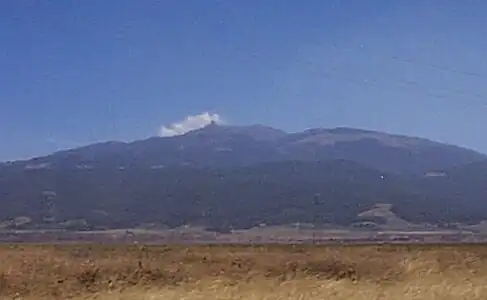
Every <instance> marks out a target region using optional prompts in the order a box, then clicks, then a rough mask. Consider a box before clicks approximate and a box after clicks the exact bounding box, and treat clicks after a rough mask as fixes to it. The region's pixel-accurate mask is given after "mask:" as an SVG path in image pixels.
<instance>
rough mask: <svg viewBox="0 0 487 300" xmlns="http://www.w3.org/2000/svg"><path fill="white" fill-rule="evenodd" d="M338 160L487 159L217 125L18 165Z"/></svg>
mask: <svg viewBox="0 0 487 300" xmlns="http://www.w3.org/2000/svg"><path fill="white" fill-rule="evenodd" d="M335 159H340V160H350V161H354V162H357V163H359V164H362V165H364V166H367V167H370V168H374V169H378V170H381V171H385V172H391V173H396V174H423V173H425V172H429V171H435V170H441V169H446V168H450V167H455V166H461V165H464V164H468V163H473V162H477V161H481V160H484V159H487V157H486V156H485V155H483V154H480V153H478V152H475V151H472V150H469V149H465V148H460V147H457V146H453V145H446V144H441V143H437V142H434V141H430V140H427V139H421V138H416V137H408V136H401V135H392V134H387V133H383V132H375V131H367V130H360V129H353V128H334V129H310V130H306V131H304V132H298V133H286V132H284V131H281V130H278V129H274V128H270V127H266V126H262V125H252V126H220V125H217V124H211V125H208V126H206V127H204V128H202V129H198V130H195V131H191V132H188V133H186V134H184V135H180V136H174V137H153V138H149V139H146V140H140V141H135V142H132V143H122V142H106V143H101V144H94V145H89V146H86V147H82V148H77V149H71V150H67V151H61V152H57V153H54V154H52V155H49V156H45V157H38V158H34V159H32V160H28V161H21V162H14V163H13V164H14V165H16V166H18V167H20V168H59V167H62V168H104V169H107V168H133V167H135V168H161V167H182V166H184V167H235V166H247V165H252V164H259V163H265V162H273V161H274V162H276V161H325V160H335Z"/></svg>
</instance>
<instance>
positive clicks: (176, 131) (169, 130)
mask: <svg viewBox="0 0 487 300" xmlns="http://www.w3.org/2000/svg"><path fill="white" fill-rule="evenodd" d="M212 122H215V123H217V124H221V123H223V120H222V118H221V116H220V115H218V114H210V113H208V112H204V113H201V114H199V115H194V116H187V117H186V118H185V119H184V120H182V121H178V122H175V123H172V124H171V125H169V126H162V127H161V129H160V131H159V136H175V135H181V134H185V133H186V132H189V131H192V130H195V129H199V128H203V127H205V126H206V125H209V124H211V123H212Z"/></svg>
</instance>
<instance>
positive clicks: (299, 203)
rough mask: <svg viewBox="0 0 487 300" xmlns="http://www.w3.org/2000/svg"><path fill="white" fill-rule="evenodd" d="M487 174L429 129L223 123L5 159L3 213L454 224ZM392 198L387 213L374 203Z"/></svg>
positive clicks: (9, 220) (80, 220)
mask: <svg viewBox="0 0 487 300" xmlns="http://www.w3.org/2000/svg"><path fill="white" fill-rule="evenodd" d="M486 181H487V158H486V156H485V155H483V154H481V153H477V152H475V151H472V150H469V149H464V148H460V147H456V146H452V145H445V144H441V143H437V142H434V141H430V140H426V139H421V138H415V137H407V136H401V135H393V134H387V133H383V132H374V131H367V130H360V129H354V128H333V129H310V130H306V131H304V132H299V133H286V132H283V131H281V130H278V129H274V128H270V127H266V126H262V125H252V126H221V125H217V124H215V123H212V124H210V125H208V126H206V127H204V128H201V129H196V130H193V131H190V132H187V133H185V134H182V135H176V136H171V137H153V138H149V139H146V140H140V141H136V142H132V143H122V142H106V143H100V144H93V145H88V146H85V147H81V148H76V149H71V150H67V151H61V152H56V153H53V154H52V155H49V156H45V157H38V158H34V159H31V160H25V161H16V162H11V163H7V164H3V165H2V166H0V207H1V208H2V209H1V210H0V220H3V223H2V224H3V225H2V226H3V227H5V228H73V229H89V228H99V229H101V228H124V227H125V228H127V227H134V226H142V225H144V224H146V225H147V224H152V225H151V226H169V227H177V226H181V225H183V224H193V225H200V226H204V227H207V228H213V229H215V230H226V229H228V228H230V227H233V228H250V227H253V226H257V225H258V224H263V223H265V224H289V223H293V222H306V223H314V224H332V225H334V226H353V224H357V222H359V223H360V222H364V221H367V222H369V223H370V222H372V223H373V224H376V225H377V226H379V225H380V224H384V223H387V222H389V221H390V216H391V215H393V216H396V217H395V218H399V219H400V220H403V221H401V222H399V223H398V222H396V221H394V222H395V223H394V224H396V223H398V224H409V223H411V224H413V223H414V224H425V223H427V224H432V226H444V225H445V224H449V225H448V226H451V224H456V223H463V224H475V223H478V222H480V221H482V220H487V205H486V204H485V199H486V196H487V190H486V188H485V184H484V183H485V182H486ZM384 203H386V204H387V205H388V207H390V209H389V212H387V213H386V214H385V215H384V216H375V215H374V214H373V213H366V212H367V211H368V210H372V211H374V209H375V208H374V207H376V206H377V205H381V204H384ZM386 216H389V217H386ZM387 220H389V221H387ZM146 225H144V226H146Z"/></svg>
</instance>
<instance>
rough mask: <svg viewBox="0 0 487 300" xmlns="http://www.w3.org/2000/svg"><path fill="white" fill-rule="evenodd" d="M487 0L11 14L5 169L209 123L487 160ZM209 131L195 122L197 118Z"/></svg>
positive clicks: (16, 7)
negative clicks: (475, 154) (347, 134)
mask: <svg viewBox="0 0 487 300" xmlns="http://www.w3.org/2000/svg"><path fill="white" fill-rule="evenodd" d="M486 12H487V2H485V1H482V0H478V1H474V0H470V1H454V0H441V1H440V0H437V1H435V0H424V1H423V0H422V1H420V0H411V1H399V0H396V1H393V0H388V1H387V0H375V1H359V0H350V1H338V0H329V1H322V0H304V1H285V0H281V1H278V0H260V1H257V0H226V1H224V0H220V1H216V0H184V1H182V0H164V1H150V0H143V1H124V0H104V1H95V0H86V1H74V0H57V1H56V0H53V1H1V2H0V143H1V145H2V147H0V160H13V159H20V158H26V157H31V156H36V155H43V154H47V153H50V152H52V151H55V150H59V149H63V148H70V147H76V146H79V145H84V144H88V143H92V142H98V141H105V140H124V141H131V140H135V139H141V138H146V137H148V136H153V135H157V134H159V133H160V132H161V127H162V126H163V125H169V124H171V123H173V122H177V121H179V120H183V119H184V118H186V117H187V116H191V115H198V114H201V113H204V112H208V114H207V115H206V116H207V117H208V116H210V117H211V116H218V117H219V118H221V119H223V120H224V121H225V122H226V123H229V124H254V123H260V124H265V125H270V126H274V127H278V128H281V129H284V130H288V131H298V130H303V129H306V128H310V127H336V126H349V127H359V128H367V129H377V130H383V131H388V132H393V133H401V134H410V135H417V136H422V137H427V138H431V139H435V140H439V141H443V142H448V143H454V144H458V145H462V146H467V147H470V148H474V149H477V150H480V151H483V152H486V153H487V139H486V138H485V128H487V84H485V83H486V82H487V56H486V54H485V53H487V20H486V19H485V13H486ZM193 120H194V119H193Z"/></svg>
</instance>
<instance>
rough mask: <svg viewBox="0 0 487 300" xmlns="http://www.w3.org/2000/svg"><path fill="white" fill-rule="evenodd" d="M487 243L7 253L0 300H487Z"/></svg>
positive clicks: (47, 248) (1, 259) (23, 248)
mask: <svg viewBox="0 0 487 300" xmlns="http://www.w3.org/2000/svg"><path fill="white" fill-rule="evenodd" d="M485 283H487V246H474V245H462V246H412V245H411V246H327V247H325V246H323V247H321V246H194V247H183V246H171V247H169V246H159V247H156V246H154V247H138V246H100V245H91V246H88V245H79V246H77V245H63V246H53V245H44V246H42V245H37V246H33V245H9V246H2V247H0V299H77V300H81V299H100V300H115V299H126V300H136V299H153V300H158V299H161V300H162V299H187V300H196V299H199V300H207V299H208V300H209V299H242V300H243V299H249V300H261V299H262V300H264V299H266V300H277V299H311V300H315V299H316V300H318V299H350V300H359V299H360V300H371V299H398V300H401V299H408V300H409V299H418V300H420V299H428V300H430V299H445V300H449V299H459V300H462V299H469V300H476V299H487V285H486V284H485Z"/></svg>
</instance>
